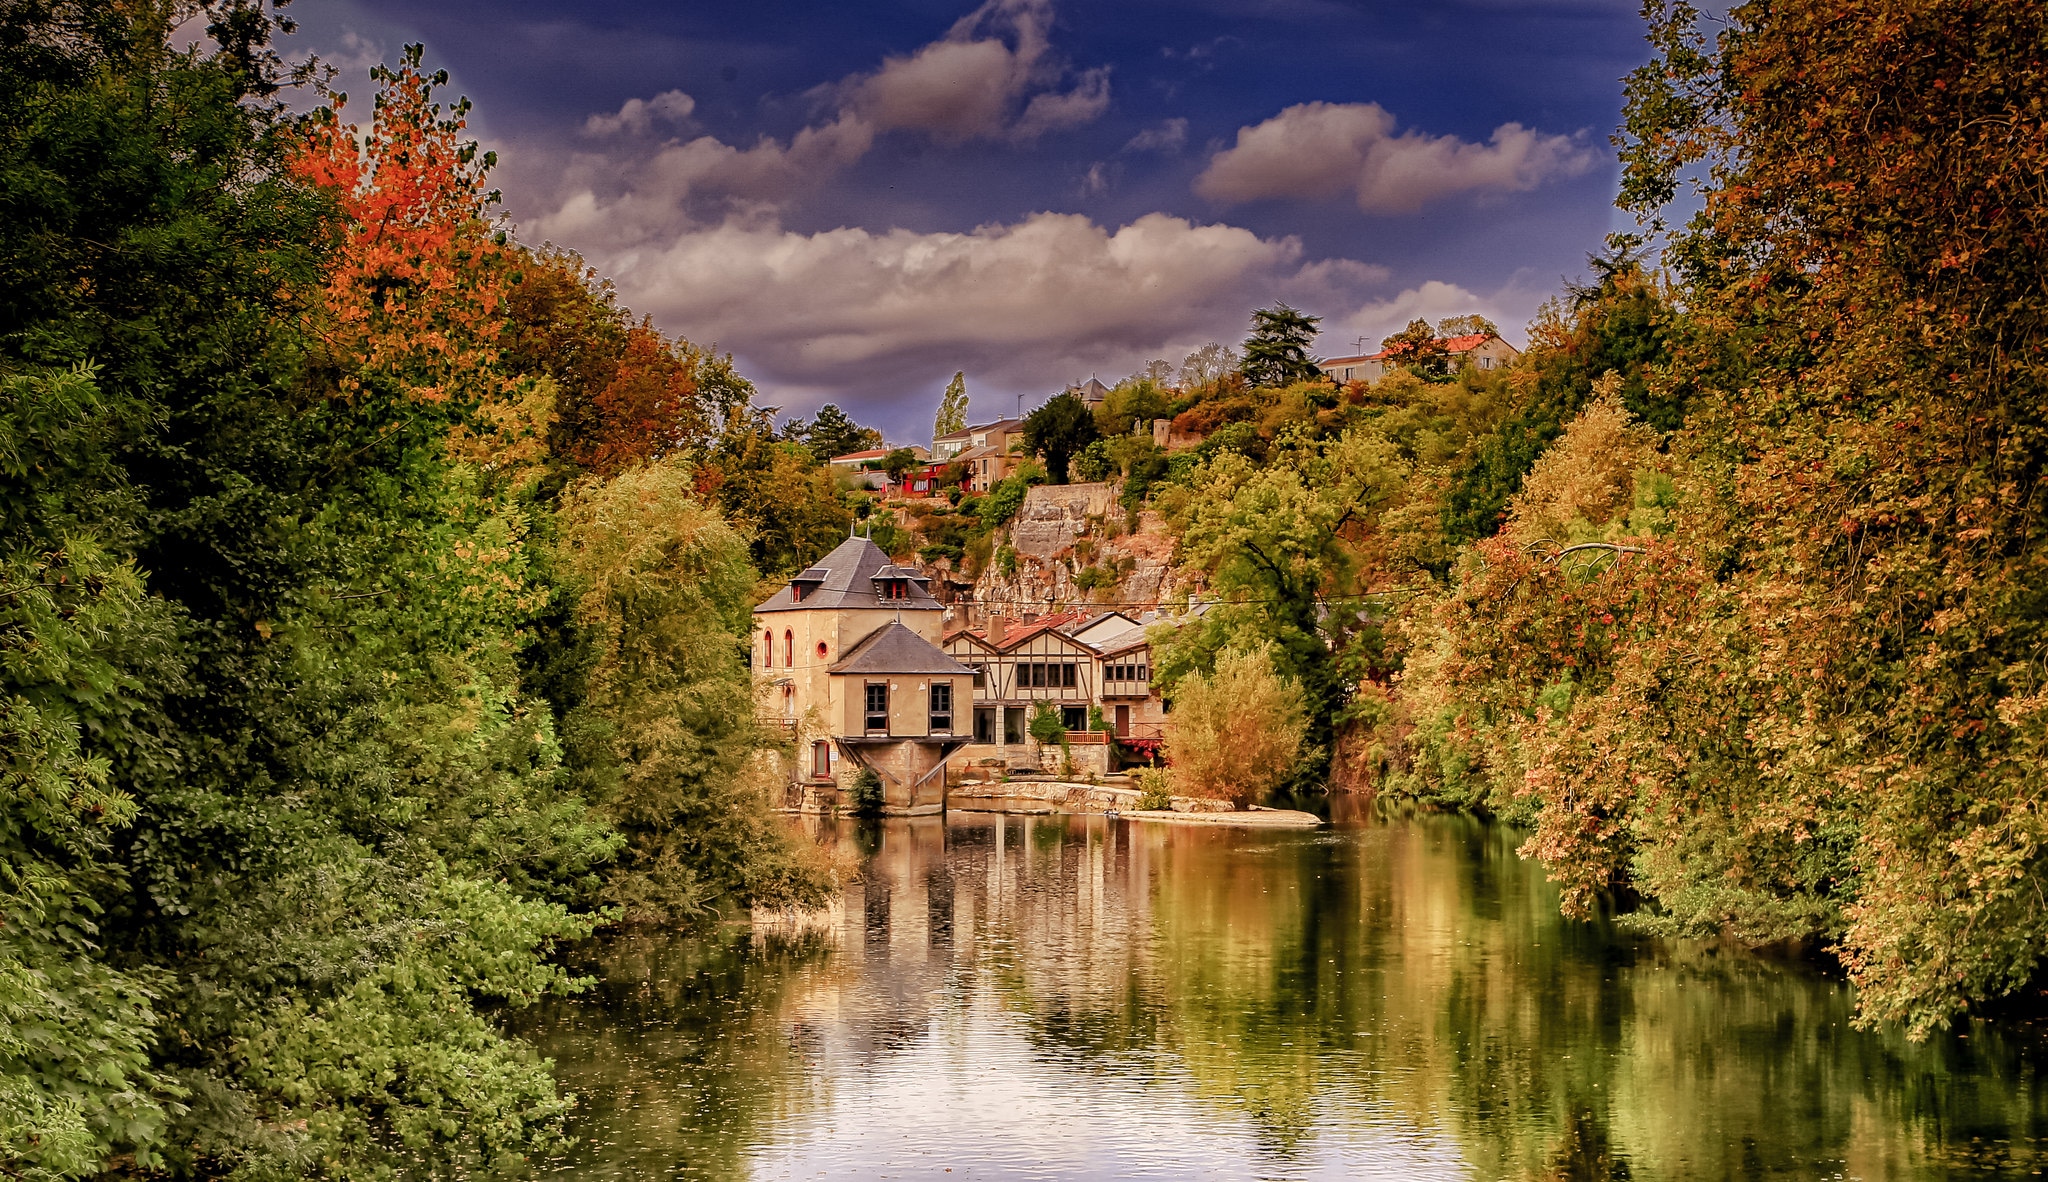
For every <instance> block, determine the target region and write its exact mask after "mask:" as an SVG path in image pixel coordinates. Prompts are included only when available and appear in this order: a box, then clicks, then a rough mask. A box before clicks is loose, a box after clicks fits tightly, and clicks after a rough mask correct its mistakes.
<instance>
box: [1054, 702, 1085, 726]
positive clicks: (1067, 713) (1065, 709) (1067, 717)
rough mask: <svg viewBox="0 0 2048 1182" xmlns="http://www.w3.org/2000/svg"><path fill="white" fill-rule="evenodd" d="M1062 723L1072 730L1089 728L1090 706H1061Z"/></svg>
mask: <svg viewBox="0 0 2048 1182" xmlns="http://www.w3.org/2000/svg"><path fill="white" fill-rule="evenodd" d="M1060 725H1061V726H1063V727H1066V728H1067V729H1068V730H1070V731H1085V730H1087V729H1088V708H1087V707H1086V706H1062V707H1060Z"/></svg>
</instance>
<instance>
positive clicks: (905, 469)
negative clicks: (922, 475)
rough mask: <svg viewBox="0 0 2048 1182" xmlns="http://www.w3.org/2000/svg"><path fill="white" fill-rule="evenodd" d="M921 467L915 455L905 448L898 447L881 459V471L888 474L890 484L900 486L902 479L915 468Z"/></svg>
mask: <svg viewBox="0 0 2048 1182" xmlns="http://www.w3.org/2000/svg"><path fill="white" fill-rule="evenodd" d="M921 466H923V461H921V460H919V459H918V458H917V453H916V452H914V451H912V450H910V449H909V448H907V447H899V448H897V449H896V450H894V451H892V452H890V453H889V454H888V455H886V456H883V457H882V471H884V472H886V473H888V474H889V482H890V483H891V484H902V483H903V478H904V477H905V476H908V475H910V473H911V471H912V470H913V469H915V468H919V467H921Z"/></svg>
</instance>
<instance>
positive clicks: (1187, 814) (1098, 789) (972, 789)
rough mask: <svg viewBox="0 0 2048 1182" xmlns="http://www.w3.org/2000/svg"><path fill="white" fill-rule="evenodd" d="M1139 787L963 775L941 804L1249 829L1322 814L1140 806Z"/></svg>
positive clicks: (1176, 803)
mask: <svg viewBox="0 0 2048 1182" xmlns="http://www.w3.org/2000/svg"><path fill="white" fill-rule="evenodd" d="M1138 797H1139V792H1138V790H1137V789H1135V788H1123V787H1118V786H1115V785H1111V784H1079V783H1074V782H1071V781H1067V780H969V781H967V782H966V783H964V784H955V785H953V786H952V787H950V788H948V789H947V790H946V807H947V808H949V809H956V810H960V811H965V812H994V813H1105V814H1106V813H1114V814H1116V815H1117V816H1119V817H1127V818H1129V819H1131V820H1134V821H1171V822H1179V823H1182V824H1196V825H1233V826H1241V827H1244V828H1253V829H1313V828H1315V827H1316V826H1318V825H1321V824H1322V823H1323V822H1322V819H1321V818H1320V817H1317V816H1316V815H1315V814H1314V813H1304V812H1298V811H1296V810H1294V809H1269V808H1265V807H1263V806H1260V805H1253V806H1252V807H1251V808H1250V809H1249V810H1245V811H1242V812H1240V811H1238V810H1236V809H1233V808H1231V807H1230V805H1229V803H1228V802H1225V801H1221V800H1204V799H1201V798H1198V797H1192V796H1176V797H1174V798H1173V807H1172V808H1171V809H1141V808H1139V807H1138Z"/></svg>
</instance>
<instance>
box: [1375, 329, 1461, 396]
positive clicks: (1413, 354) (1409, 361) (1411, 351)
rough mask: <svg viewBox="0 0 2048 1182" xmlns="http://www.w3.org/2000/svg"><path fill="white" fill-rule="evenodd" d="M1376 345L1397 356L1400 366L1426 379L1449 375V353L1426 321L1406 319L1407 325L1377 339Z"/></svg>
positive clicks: (1438, 378) (1441, 339)
mask: <svg viewBox="0 0 2048 1182" xmlns="http://www.w3.org/2000/svg"><path fill="white" fill-rule="evenodd" d="M1380 348H1381V349H1383V350H1385V351H1386V352H1387V353H1389V354H1391V355H1392V356H1394V357H1398V358H1400V359H1401V367H1402V368H1403V369H1406V370H1407V371H1408V372H1409V373H1412V374H1414V375H1415V376H1416V377H1419V378H1422V379H1424V380H1426V381H1438V380H1441V379H1443V378H1447V377H1449V376H1450V375H1451V354H1450V350H1449V349H1447V348H1446V347H1445V346H1444V341H1443V338H1442V337H1439V336H1438V335H1437V331H1436V329H1434V328H1431V327H1430V324H1429V321H1427V320H1420V319H1417V320H1410V321H1409V322H1408V327H1406V328H1404V329H1402V330H1401V331H1400V332H1397V333H1395V334H1394V335H1393V336H1390V337H1388V338H1387V339H1385V340H1383V341H1381V342H1380Z"/></svg>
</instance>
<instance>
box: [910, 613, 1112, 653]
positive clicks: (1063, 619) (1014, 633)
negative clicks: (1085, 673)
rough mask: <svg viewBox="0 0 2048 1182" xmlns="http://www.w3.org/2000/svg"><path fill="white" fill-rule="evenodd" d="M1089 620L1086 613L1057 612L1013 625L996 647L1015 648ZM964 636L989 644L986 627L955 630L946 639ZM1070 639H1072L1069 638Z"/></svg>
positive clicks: (1078, 643)
mask: <svg viewBox="0 0 2048 1182" xmlns="http://www.w3.org/2000/svg"><path fill="white" fill-rule="evenodd" d="M1087 618H1088V613H1086V612H1055V613H1053V614H1052V615H1049V616H1040V617H1038V618H1037V619H1035V620H1033V621H1031V622H1030V623H1029V624H1022V623H1019V624H1012V625H1010V626H1009V627H1008V628H1006V629H1004V631H1003V643H1002V644H1000V645H997V646H996V647H997V648H999V649H1009V648H1015V647H1017V645H1019V644H1020V643H1022V642H1024V641H1026V640H1029V639H1031V638H1032V637H1034V636H1037V635H1038V634H1039V633H1041V632H1051V631H1057V630H1058V629H1060V628H1063V627H1065V626H1066V625H1068V624H1077V623H1080V622H1081V621H1082V620H1085V619H1087ZM962 635H966V636H972V637H974V638H975V639H976V640H979V641H981V642H982V643H983V644H987V643H988V629H987V628H986V627H982V628H955V629H954V630H953V631H951V632H948V633H946V635H945V637H944V639H945V640H953V639H956V638H958V637H960V636H962ZM1069 639H1072V638H1071V637H1069ZM1074 643H1075V644H1077V645H1080V646H1081V647H1082V648H1087V647H1088V646H1087V645H1086V644H1085V643H1083V642H1082V641H1079V640H1076V641H1074Z"/></svg>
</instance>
